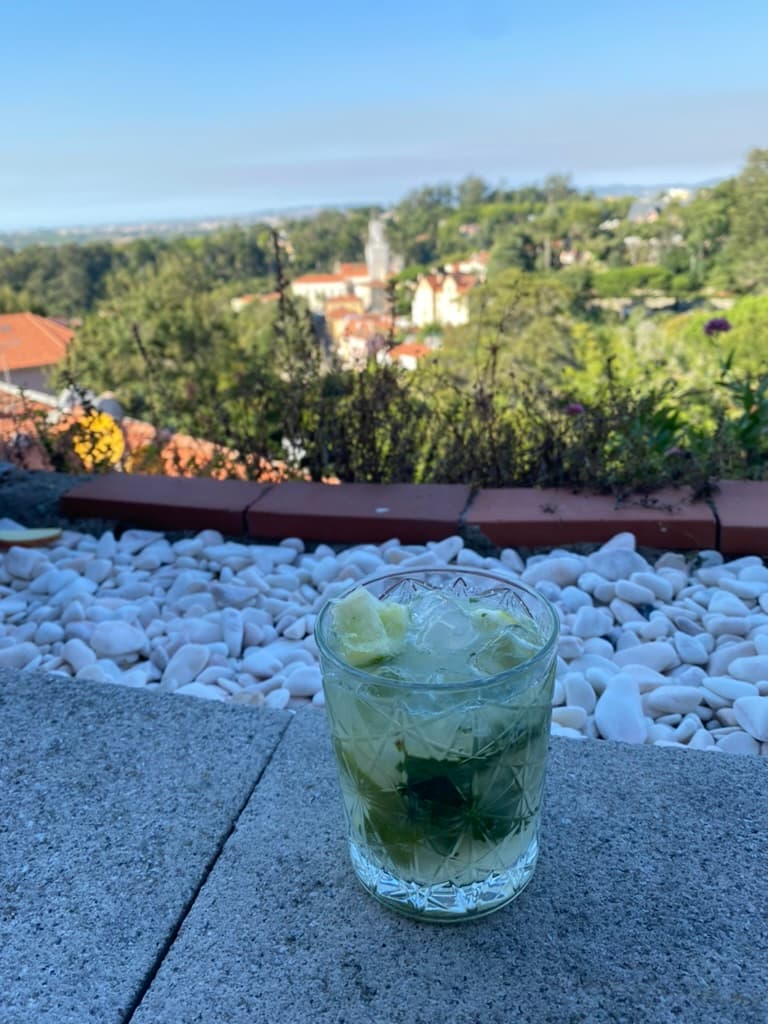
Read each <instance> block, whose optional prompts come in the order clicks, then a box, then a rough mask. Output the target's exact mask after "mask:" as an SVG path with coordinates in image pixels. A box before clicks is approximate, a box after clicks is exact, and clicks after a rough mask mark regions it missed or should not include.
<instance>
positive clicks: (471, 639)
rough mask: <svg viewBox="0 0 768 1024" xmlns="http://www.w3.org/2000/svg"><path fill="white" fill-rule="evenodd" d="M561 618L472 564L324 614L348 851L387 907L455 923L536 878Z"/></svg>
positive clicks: (374, 586) (365, 593) (376, 588)
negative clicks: (468, 569)
mask: <svg viewBox="0 0 768 1024" xmlns="http://www.w3.org/2000/svg"><path fill="white" fill-rule="evenodd" d="M558 623H559V620H558V617H557V614H556V612H555V610H554V609H553V608H552V607H551V605H549V604H548V602H547V601H546V600H544V598H542V597H541V595H539V594H538V593H536V592H535V591H533V590H530V589H529V588H528V587H525V586H523V585H522V584H519V583H517V582H515V581H513V580H510V579H505V578H504V577H501V576H496V575H494V574H491V573H487V572H482V571H479V570H472V571H467V572H463V571H460V570H423V571H413V572H407V573H406V572H399V573H393V574H390V575H387V576H382V577H378V578H376V579H371V580H368V581H364V582H363V583H362V584H360V585H358V586H357V587H355V588H353V589H352V590H351V591H350V592H348V593H347V594H346V595H344V596H342V597H340V598H337V599H335V600H333V601H331V602H329V604H328V605H326V607H325V608H324V610H323V612H322V613H321V615H320V616H319V619H318V623H317V627H316V637H317V642H318V646H319V649H320V657H321V665H322V669H323V688H324V691H325V700H326V704H327V707H328V712H329V716H330V727H331V736H332V742H333V747H334V752H335V755H336V761H337V765H338V770H339V779H340V783H341V791H342V795H343V800H344V807H345V811H346V817H347V824H348V830H349V848H350V855H351V859H352V863H353V866H354V869H355V872H356V874H357V876H358V878H359V879H360V881H361V882H362V883H363V885H364V886H365V887H366V888H367V889H368V890H369V891H370V892H371V893H372V894H373V895H374V896H376V897H377V898H378V899H380V900H381V901H382V902H384V903H386V904H387V905H389V906H391V907H393V908H394V909H397V910H399V911H401V912H403V913H406V914H410V915H412V916H417V917H422V918H431V919H435V920H441V919H442V920H459V919H464V918H469V917H475V916H478V915H480V914H485V913H489V912H490V911H492V910H495V909H497V908H498V907H501V906H503V905H504V904H505V903H508V902H509V901H510V900H511V899H514V897H515V896H517V895H518V894H519V893H520V892H521V891H522V889H523V888H524V886H525V885H526V884H527V882H528V881H529V880H530V878H531V876H532V874H533V870H534V867H535V864H536V858H537V854H538V833H539V819H540V812H541V800H542V792H543V787H544V771H545V765H546V757H547V741H548V737H549V723H550V715H551V701H552V687H553V682H554V670H555V649H556V641H557V634H558Z"/></svg>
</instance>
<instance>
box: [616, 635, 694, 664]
mask: <svg viewBox="0 0 768 1024" xmlns="http://www.w3.org/2000/svg"><path fill="white" fill-rule="evenodd" d="M614 660H615V662H616V664H617V665H619V666H621V667H624V666H626V665H644V666H646V667H647V668H652V669H655V670H656V671H657V672H665V671H666V670H667V669H670V668H673V667H674V666H675V665H678V664H679V663H680V659H679V657H678V655H677V651H675V649H674V647H673V646H672V644H670V643H668V642H667V641H665V640H654V641H652V642H651V643H647V644H643V645H642V646H641V647H632V648H630V649H629V650H626V651H617V652H616V654H615V656H614Z"/></svg>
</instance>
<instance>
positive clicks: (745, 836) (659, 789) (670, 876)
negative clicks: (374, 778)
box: [132, 709, 768, 1024]
mask: <svg viewBox="0 0 768 1024" xmlns="http://www.w3.org/2000/svg"><path fill="white" fill-rule="evenodd" d="M326 728H327V726H326V722H325V718H324V716H323V714H322V713H319V712H318V711H317V710H313V709H310V710H307V711H303V712H300V713H299V714H298V715H297V716H296V718H295V720H294V721H293V722H292V724H291V726H290V727H289V729H288V732H287V733H286V735H285V737H284V738H283V740H282V742H281V744H280V746H279V748H278V750H277V753H276V755H275V757H274V759H273V761H272V762H271V764H270V766H269V768H268V770H267V772H266V774H265V776H264V779H263V780H262V782H261V783H260V785H259V787H258V789H257V790H256V792H255V794H254V796H253V797H252V798H251V800H250V802H249V804H248V806H247V807H246V809H245V811H244V812H243V814H242V816H241V818H240V820H239V822H238V827H237V830H236V832H234V833H233V835H232V836H231V838H230V839H229V841H228V842H227V845H226V847H225V849H224V852H223V854H222V856H221V857H220V859H219V860H218V862H217V864H216V866H215V868H214V870H213V871H212V873H211V875H210V877H209V879H208V881H207V883H206V885H205V886H204V887H203V889H202V891H201V892H200V895H199V897H198V899H197V901H196V903H195V905H194V907H193V908H192V911H191V912H190V914H189V917H188V918H187V920H186V922H185V925H184V927H183V929H182V930H181V933H180V935H179V936H178V939H177V940H176V942H175V943H174V945H173V947H172V949H171V950H170V952H169V955H168V957H167V958H166V960H165V961H164V963H163V964H162V966H161V968H160V970H159V972H158V974H157V976H156V978H155V979H154V982H153V983H152V985H151V987H150V988H149V990H148V992H147V993H146V995H145V997H144V999H143V1001H142V1002H141V1004H140V1006H139V1008H138V1010H137V1012H136V1015H135V1017H134V1018H133V1020H132V1024H192V1022H196V1024H204V1022H205V1024H207V1022H209V1021H213V1020H217V1021H227V1022H228V1024H239V1022H242V1024H254V1022H265V1024H266V1022H270V1024H296V1022H300V1021H312V1022H313V1024H331V1022H333V1024H341V1022H345V1024H353V1022H366V1024H444V1022H445V1021H450V1022H451V1024H477V1022H479V1021H483V1022H488V1024H507V1022H509V1021H520V1022H523V1024H545V1022H546V1024H573V1022H576V1021H578V1022H583V1024H587V1022H588V1024H608V1022H617V1021H620V1022H621V1024H647V1022H649V1021H653V1022H654V1024H680V1022H681V1021H686V1022H688V1021H691V1022H693V1021H718V1022H721V1024H765V1020H766V1017H767V1016H768V999H767V998H766V985H765V968H764V965H765V958H766V955H768V932H766V929H765V906H766V899H767V898H768V881H767V880H766V874H765V871H764V870H763V865H765V864H766V863H768V832H766V829H765V821H766V815H768V767H766V765H764V764H763V762H762V761H760V760H759V759H757V758H747V757H732V756H729V755H712V754H707V753H703V752H702V753H699V752H695V751H677V750H663V749H659V748H650V747H639V748H638V747H629V746H622V745H618V744H611V743H597V742H589V741H587V742H582V743H576V742H574V741H571V740H554V741H553V742H552V756H551V765H550V770H549V776H548V791H547V804H546V814H545V822H544V834H543V854H542V857H541V861H540V864H539V867H538V870H537V873H536V876H535V878H534V881H533V882H532V884H531V885H530V887H529V889H528V890H527V891H526V893H524V894H523V896H522V897H520V899H519V900H518V901H517V902H516V903H514V904H512V905H511V906H510V907H508V908H506V909H505V910H502V911H500V912H498V913H496V914H494V915H492V916H490V917H488V918H485V919H483V920H480V921H477V922H475V923H472V924H468V925H460V926H434V925H432V926H430V925H423V924H416V923H414V922H411V921H408V920H405V919H401V918H399V917H397V916H395V915H394V914H392V913H390V912H389V911H386V910H384V909H383V908H381V907H380V906H379V905H378V904H377V903H375V902H374V901H373V900H372V899H371V898H370V897H369V896H367V895H366V894H365V893H364V892H363V890H362V889H361V888H360V887H359V885H358V884H357V882H356V881H355V880H354V878H353V876H352V873H351V869H350V867H349V866H348V863H347V857H346V850H345V844H344V841H343V838H342V835H343V825H342V816H341V810H340V799H339V796H338V793H337V789H336V779H335V771H334V768H333V765H332V762H331V754H330V749H329V740H328V737H327V734H326Z"/></svg>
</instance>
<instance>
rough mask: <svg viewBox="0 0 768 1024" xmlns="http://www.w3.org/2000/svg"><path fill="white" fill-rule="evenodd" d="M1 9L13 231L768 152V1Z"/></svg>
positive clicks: (188, 3) (489, 0)
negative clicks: (475, 177) (472, 177)
mask: <svg viewBox="0 0 768 1024" xmlns="http://www.w3.org/2000/svg"><path fill="white" fill-rule="evenodd" d="M681 6H683V7H684V8H687V10H682V11H681V10H679V9H677V8H676V6H675V5H673V4H671V3H669V0H666V2H664V3H661V2H657V0H646V2H645V3H643V4H628V3H623V2H622V0H618V2H617V0H612V2H610V3H609V2H603V0H586V2H583V3H578V2H570V3H566V2H561V0H549V2H547V3H533V2H531V0H527V2H525V3H518V2H517V0H506V2H500V0H486V2H485V3H476V4H470V3H467V0H462V2H456V0H444V2H442V3H437V2H434V0H428V2H425V3H421V4H418V3H413V2H412V0H411V2H407V3H406V2H404V0H390V2H389V3H387V4H371V3H368V2H359V3H352V2H350V0H327V2H326V3H325V4H324V3H323V2H322V0H315V2H312V3H309V2H306V0H295V2H293V3H283V4H281V3H279V2H273V3H270V4H265V3H263V0H249V2H247V3H246V2H240V0H219V2H217V3H213V2H207V3H202V2H196V0H185V2H184V3H181V2H178V0H153V2H149V0H131V2H130V3H128V4H114V5H112V4H104V2H103V0H101V2H99V3H96V2H93V0H55V2H54V0H23V2H20V0H5V2H2V0H0V57H1V60H2V63H1V65H0V66H1V67H2V71H1V72H0V73H1V75H2V85H1V86H0V124H1V125H2V128H3V132H2V145H1V147H0V231H2V230H8V229H17V228H22V227H34V226H58V225H73V224H89V223H98V222H103V221H135V220H148V219H161V218H164V217H183V216H193V217H199V216H206V215H212V216H217V215H228V214H237V213H246V212H249V211H256V210H263V209H268V208H284V207H291V206H304V205H321V204H323V203H328V204H336V203H350V204H352V203H362V202H376V201H381V202H387V201H390V200H394V199H397V198H399V197H400V196H401V195H403V194H404V193H405V192H406V191H407V190H408V189H410V188H413V187H417V186H419V185H421V184H425V183H434V182H441V181H457V180H459V179H460V178H461V177H463V176H465V175H467V174H469V173H476V174H481V175H483V176H484V177H487V178H488V179H489V180H491V181H493V182H496V181H499V180H501V179H504V180H506V181H508V182H509V183H510V184H516V183H520V182H525V181H533V180H537V179H541V178H543V177H544V176H545V175H546V174H547V173H550V172H553V171H561V172H566V173H571V174H572V175H573V177H574V179H575V180H576V182H577V183H580V184H596V185H602V184H607V183H612V182H617V181H618V182H621V181H623V182H631V183H656V182H659V181H689V182H692V181H698V180H703V179H707V178H709V177H713V176H721V175H730V174H734V173H736V172H737V171H738V169H739V167H740V166H741V165H742V163H743V161H744V158H745V156H746V154H747V152H748V151H749V149H750V148H752V147H755V146H760V147H768V67H767V65H766V61H765V45H766V41H768V3H766V2H765V0H754V2H753V0H735V2H732V3H730V4H723V3H711V2H709V0H699V2H698V3H697V4H695V5H694V4H693V3H691V4H684V5H681Z"/></svg>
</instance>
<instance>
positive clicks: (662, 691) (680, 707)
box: [643, 686, 704, 717]
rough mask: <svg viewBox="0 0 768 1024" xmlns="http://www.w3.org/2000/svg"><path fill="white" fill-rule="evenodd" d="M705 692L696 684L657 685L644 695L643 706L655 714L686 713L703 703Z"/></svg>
mask: <svg viewBox="0 0 768 1024" xmlns="http://www.w3.org/2000/svg"><path fill="white" fill-rule="evenodd" d="M703 696H704V695H703V693H702V691H701V689H700V688H697V687H694V686H657V687H656V689H655V690H650V691H649V692H648V693H646V694H644V695H643V707H644V708H645V710H646V711H647V712H648V713H649V714H651V715H653V716H654V717H656V716H658V715H669V714H679V715H686V714H688V712H690V711H693V710H694V709H695V708H696V707H698V705H699V704H701V701H702V698H703Z"/></svg>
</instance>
